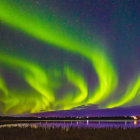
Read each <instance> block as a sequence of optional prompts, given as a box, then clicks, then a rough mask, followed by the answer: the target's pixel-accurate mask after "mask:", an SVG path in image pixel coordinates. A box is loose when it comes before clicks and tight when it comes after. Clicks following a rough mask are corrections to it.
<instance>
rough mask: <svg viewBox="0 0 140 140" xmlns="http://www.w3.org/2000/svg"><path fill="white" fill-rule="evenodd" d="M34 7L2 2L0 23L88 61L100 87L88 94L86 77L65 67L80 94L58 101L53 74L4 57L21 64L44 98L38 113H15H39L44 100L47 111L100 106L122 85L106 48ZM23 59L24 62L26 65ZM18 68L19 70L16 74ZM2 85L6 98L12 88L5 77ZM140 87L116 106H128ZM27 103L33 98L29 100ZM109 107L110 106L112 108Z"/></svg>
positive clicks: (5, 60) (0, 81)
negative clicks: (52, 83) (50, 81)
mask: <svg viewBox="0 0 140 140" xmlns="http://www.w3.org/2000/svg"><path fill="white" fill-rule="evenodd" d="M30 5H31V3H30V2H29V1H26V0H25V1H24V2H21V1H18V0H14V1H13V0H3V1H0V20H1V21H2V22H3V24H6V25H8V26H10V27H12V28H14V29H18V30H19V31H22V32H24V33H26V34H28V35H29V36H31V37H34V38H36V39H38V40H40V41H43V42H45V43H47V44H50V45H52V46H54V47H58V48H61V49H64V50H66V51H70V52H72V53H76V54H78V55H81V56H82V57H84V58H86V59H87V60H89V62H90V63H91V65H92V67H93V68H94V69H95V71H96V74H97V76H98V81H99V86H97V87H96V88H95V89H94V91H92V93H88V92H89V91H88V85H87V84H86V81H85V79H84V78H83V75H82V74H79V73H78V72H76V71H75V70H72V69H71V68H70V67H66V68H64V75H65V76H66V78H67V80H68V81H69V82H70V83H72V84H73V85H74V86H75V87H77V88H78V89H79V91H78V92H76V95H75V96H74V99H73V97H72V95H73V93H71V92H70V93H66V96H65V99H63V100H60V101H57V99H55V91H53V89H51V88H49V82H48V79H47V77H48V75H49V73H47V74H46V72H45V71H44V69H42V68H41V67H39V66H37V65H34V64H33V63H31V64H30V63H27V62H26V61H22V60H20V59H19V58H18V60H17V58H13V57H10V56H7V57H6V56H5V55H1V56H0V61H1V62H3V63H5V64H6V65H8V66H9V67H12V68H13V66H16V65H18V68H19V67H20V71H23V74H21V76H22V77H23V79H25V81H26V82H27V83H28V84H29V85H30V86H31V87H32V88H33V89H34V90H36V92H38V93H40V95H41V97H43V98H42V100H40V99H37V98H36V99H35V100H37V101H36V107H35V109H34V110H33V109H31V107H30V108H26V109H23V110H22V109H20V110H22V111H21V112H19V111H18V109H17V110H16V111H13V112H14V113H23V112H26V111H29V112H39V109H40V106H41V102H42V101H43V103H44V106H43V109H46V107H48V108H47V110H55V109H56V108H57V105H59V104H60V105H62V107H61V108H59V109H71V108H73V107H76V106H78V105H82V104H85V105H87V104H90V103H92V104H97V103H99V102H102V101H103V100H105V99H106V98H107V97H108V96H109V95H110V94H112V93H113V92H114V91H115V89H116V87H117V84H118V75H117V72H116V67H115V66H114V64H113V62H112V60H111V59H110V57H109V55H108V54H107V52H106V50H105V48H104V47H103V45H101V44H99V43H95V41H93V40H92V37H90V36H88V37H87V35H86V34H83V32H82V33H81V31H79V30H78V29H77V30H75V28H72V27H69V26H68V25H67V24H65V22H64V21H63V19H59V18H58V17H56V16H54V15H53V14H52V13H51V12H50V11H49V10H47V9H46V8H45V10H44V11H43V8H41V7H39V6H36V5H33V3H32V8H31V7H30ZM80 30H81V29H80ZM19 60H20V61H22V64H21V62H20V61H19ZM18 68H16V71H17V70H18ZM136 83H139V81H136ZM0 84H1V85H0V89H1V90H2V91H3V92H4V93H5V96H6V95H7V94H8V93H7V90H8V89H7V88H6V84H5V82H4V79H3V78H2V77H1V78H0ZM56 84H57V83H56ZM136 85H137V84H136ZM138 86H139V84H138V85H137V86H136V87H134V90H131V92H127V93H126V95H127V96H129V99H128V100H126V98H127V97H126V96H124V98H123V99H122V100H121V101H118V102H117V103H115V104H116V105H115V106H119V105H122V104H125V103H127V102H129V101H130V100H131V99H133V98H134V96H135V95H136V92H137V90H136V89H137V88H138ZM135 88H136V89H135ZM11 94H12V93H11ZM131 94H133V96H130V95H131ZM31 99H32V98H31ZM25 100H30V99H26V98H25ZM72 100H73V101H72ZM17 101H18V98H17V97H16V100H15V101H14V100H13V101H12V99H11V101H10V103H12V102H15V103H14V104H16V102H17ZM71 101H72V102H71ZM18 102H19V101H18ZM50 104H53V108H51V107H50ZM31 105H32V104H31ZM7 106H8V105H7ZM9 106H10V105H9ZM13 106H14V105H13ZM113 106H114V105H113ZM113 106H112V107H113ZM108 107H110V105H109V106H108ZM7 110H9V108H8V109H6V111H5V113H7Z"/></svg>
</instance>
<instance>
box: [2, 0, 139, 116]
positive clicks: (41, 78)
mask: <svg viewBox="0 0 140 140" xmlns="http://www.w3.org/2000/svg"><path fill="white" fill-rule="evenodd" d="M139 17H140V2H139V1H138V0H125V1H121V0H117V1H116V0H4V1H0V114H2V115H13V114H24V113H37V112H41V111H54V110H69V109H72V108H75V107H78V106H81V105H85V106H87V105H89V104H97V105H98V107H99V108H114V107H121V106H124V107H125V106H134V105H139V104H140V39H139V37H140V28H139V26H140V18H139Z"/></svg>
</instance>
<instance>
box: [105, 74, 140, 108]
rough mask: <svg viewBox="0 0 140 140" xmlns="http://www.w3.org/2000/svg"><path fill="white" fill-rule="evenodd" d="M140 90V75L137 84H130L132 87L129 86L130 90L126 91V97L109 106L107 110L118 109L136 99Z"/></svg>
mask: <svg viewBox="0 0 140 140" xmlns="http://www.w3.org/2000/svg"><path fill="white" fill-rule="evenodd" d="M139 90H140V75H139V76H138V78H137V80H136V82H135V83H130V85H128V89H127V90H126V92H125V94H124V96H123V97H121V99H120V100H119V101H117V102H114V103H112V104H109V105H108V106H107V108H113V107H118V106H122V105H124V104H126V103H128V102H129V101H131V100H132V99H133V98H135V96H136V94H137V93H138V91H139Z"/></svg>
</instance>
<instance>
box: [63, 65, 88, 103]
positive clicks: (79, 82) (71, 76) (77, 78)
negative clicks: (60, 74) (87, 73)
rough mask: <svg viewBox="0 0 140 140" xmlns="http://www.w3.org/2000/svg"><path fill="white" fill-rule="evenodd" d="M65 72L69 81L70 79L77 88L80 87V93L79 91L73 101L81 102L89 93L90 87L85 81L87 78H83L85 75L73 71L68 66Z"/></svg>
mask: <svg viewBox="0 0 140 140" xmlns="http://www.w3.org/2000/svg"><path fill="white" fill-rule="evenodd" d="M65 72H66V76H67V79H68V81H70V82H71V83H73V84H74V85H75V86H76V87H77V88H79V89H80V93H77V95H76V97H75V98H74V100H73V101H72V103H74V104H76V103H80V102H82V101H84V100H85V99H86V98H87V95H88V88H87V84H86V83H85V80H84V79H83V77H82V76H81V75H79V74H78V73H76V72H74V71H72V70H71V69H69V68H68V67H66V68H65Z"/></svg>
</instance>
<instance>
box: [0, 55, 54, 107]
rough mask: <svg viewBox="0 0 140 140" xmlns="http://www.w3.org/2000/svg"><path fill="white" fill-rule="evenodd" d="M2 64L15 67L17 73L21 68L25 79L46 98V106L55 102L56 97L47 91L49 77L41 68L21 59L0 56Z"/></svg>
mask: <svg viewBox="0 0 140 140" xmlns="http://www.w3.org/2000/svg"><path fill="white" fill-rule="evenodd" d="M0 62H3V63H5V64H7V65H9V66H11V67H13V66H15V67H13V69H16V70H17V71H18V69H19V68H21V69H22V70H23V75H22V76H23V78H25V80H26V81H27V82H28V83H29V84H30V86H31V87H32V88H34V89H35V90H37V91H38V92H39V93H41V94H42V95H43V96H44V97H45V98H44V102H45V104H48V103H49V102H53V101H54V95H53V94H52V92H51V91H49V89H47V84H48V81H47V76H46V74H45V72H44V71H43V70H42V69H41V68H40V67H38V66H36V65H34V64H32V63H29V62H26V61H23V60H21V59H19V58H14V57H10V56H7V55H3V54H0Z"/></svg>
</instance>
